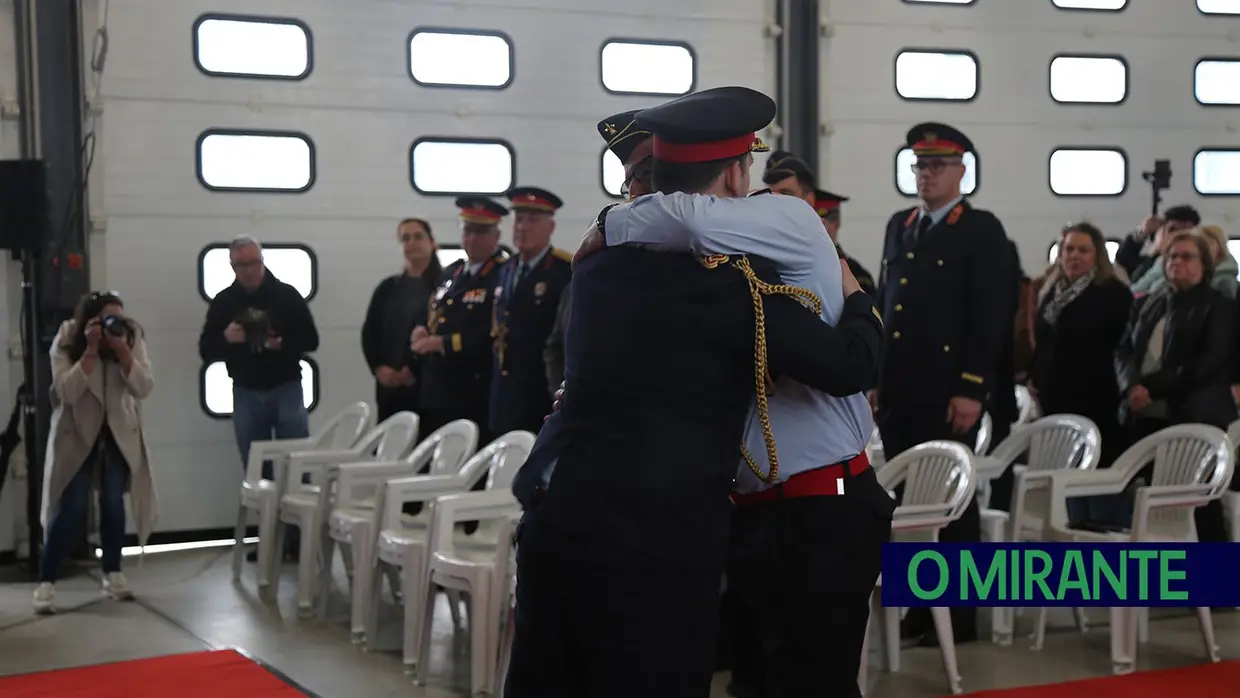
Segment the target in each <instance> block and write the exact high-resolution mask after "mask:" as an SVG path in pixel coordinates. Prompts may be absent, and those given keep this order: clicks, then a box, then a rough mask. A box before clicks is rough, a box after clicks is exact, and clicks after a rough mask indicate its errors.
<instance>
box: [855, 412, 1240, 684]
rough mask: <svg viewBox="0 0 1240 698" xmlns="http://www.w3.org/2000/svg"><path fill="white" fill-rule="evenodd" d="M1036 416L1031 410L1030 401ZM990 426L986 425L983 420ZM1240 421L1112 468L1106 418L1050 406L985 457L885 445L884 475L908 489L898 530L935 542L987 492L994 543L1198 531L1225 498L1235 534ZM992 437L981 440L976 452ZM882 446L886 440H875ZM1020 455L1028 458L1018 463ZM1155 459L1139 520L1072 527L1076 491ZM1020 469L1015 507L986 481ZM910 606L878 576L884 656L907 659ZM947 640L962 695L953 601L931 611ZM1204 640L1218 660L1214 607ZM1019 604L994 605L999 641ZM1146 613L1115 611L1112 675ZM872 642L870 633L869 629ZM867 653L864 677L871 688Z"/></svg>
mask: <svg viewBox="0 0 1240 698" xmlns="http://www.w3.org/2000/svg"><path fill="white" fill-rule="evenodd" d="M1022 412H1024V413H1025V414H1027V415H1028V418H1029V419H1033V417H1034V410H1033V409H1032V408H1031V409H1030V410H1029V411H1028V412H1025V411H1024V410H1022ZM983 431H988V429H987V428H986V426H984V427H983ZM1238 442H1240V422H1237V423H1236V424H1233V425H1232V426H1231V429H1229V431H1228V433H1226V434H1225V433H1223V431H1222V430H1220V429H1217V428H1215V427H1211V426H1207V425H1201V424H1190V425H1180V426H1175V427H1170V428H1168V429H1165V430H1163V431H1160V432H1158V433H1156V434H1154V435H1151V436H1149V437H1146V438H1145V439H1142V440H1141V441H1139V442H1138V443H1136V444H1134V445H1133V446H1132V447H1131V448H1129V449H1128V450H1127V451H1126V452H1125V453H1124V454H1123V455H1121V456H1120V457H1119V458H1118V459H1117V460H1116V462H1115V463H1114V464H1113V465H1112V466H1111V467H1110V468H1108V469H1104V470H1095V468H1096V466H1097V464H1098V460H1099V456H1100V447H1101V435H1100V433H1099V430H1098V427H1097V425H1095V424H1094V423H1093V422H1092V421H1090V420H1089V419H1087V418H1085V417H1081V416H1079V415H1053V416H1050V417H1044V418H1041V419H1036V421H1031V422H1028V423H1026V424H1017V425H1016V426H1015V427H1014V428H1013V431H1012V433H1011V435H1010V436H1009V437H1007V438H1006V439H1004V440H1003V442H1002V443H1000V444H999V445H998V446H997V447H996V448H995V449H994V451H993V452H992V453H991V454H990V455H989V456H982V457H978V456H976V455H975V454H974V452H973V451H971V450H970V449H968V448H967V447H965V446H962V445H960V444H957V443H953V442H930V443H927V444H923V445H921V446H918V447H916V448H914V449H911V450H910V451H907V452H905V453H902V454H900V456H898V457H896V458H894V459H893V460H892V461H891V462H890V463H886V464H883V463H882V458H881V452H880V453H878V454H876V458H875V460H876V461H877V463H878V465H876V467H877V474H878V477H879V480H880V481H881V482H882V483H883V484H884V486H886V487H887V488H888V489H894V487H895V486H896V485H898V484H901V483H902V484H904V496H903V499H902V501H901V505H900V507H898V508H897V510H896V513H895V520H894V523H893V531H894V534H895V535H894V538H895V539H896V540H921V541H937V540H938V535H939V531H941V530H942V529H943V528H944V527H945V526H946V525H948V524H949V523H951V522H953V521H955V520H957V519H958V518H959V517H960V516H961V515H962V514H963V513H964V510H965V508H966V507H967V506H968V504H969V502H970V501H971V500H972V499H973V497H974V496H975V495H980V496H981V499H982V501H981V505H982V507H983V509H982V520H983V537H984V538H985V539H987V540H992V541H1003V540H1008V541H1077V542H1092V541H1110V542H1124V541H1166V540H1176V541H1193V540H1196V538H1197V534H1196V527H1195V523H1194V519H1193V511H1194V510H1195V509H1196V508H1197V507H1199V506H1203V505H1205V504H1206V503H1208V502H1209V501H1211V500H1214V499H1219V498H1220V497H1223V498H1225V501H1226V500H1231V501H1230V502H1229V504H1230V505H1232V506H1229V507H1228V508H1230V509H1231V510H1232V515H1231V518H1232V524H1231V526H1232V537H1233V539H1234V538H1235V537H1236V536H1237V534H1240V530H1238V529H1240V526H1238V525H1237V523H1236V521H1235V519H1236V515H1237V511H1240V507H1237V506H1234V505H1235V504H1236V502H1235V499H1236V495H1235V494H1233V493H1230V492H1229V491H1228V486H1229V484H1230V481H1231V477H1232V473H1233V470H1234V459H1235V457H1234V450H1235V445H1236V444H1237V443H1238ZM985 449H986V444H985V443H984V442H983V439H981V438H979V443H978V444H977V452H979V453H984V452H985ZM875 450H876V451H877V449H875ZM1022 454H1027V455H1028V458H1027V462H1026V463H1024V464H1017V463H1016V461H1017V459H1018V458H1020V456H1021V455H1022ZM1151 463H1152V464H1153V469H1152V475H1151V479H1150V484H1149V485H1147V486H1144V487H1141V488H1140V489H1138V490H1137V493H1136V496H1135V511H1134V514H1133V523H1132V526H1131V528H1130V530H1127V531H1122V532H1114V533H1099V532H1095V531H1087V530H1081V529H1078V528H1074V527H1073V525H1072V521H1070V519H1069V515H1068V506H1067V502H1068V499H1070V498H1077V497H1093V496H1103V495H1117V494H1120V493H1122V492H1123V491H1124V490H1125V488H1126V487H1127V486H1128V483H1129V482H1130V481H1131V480H1132V479H1133V478H1134V477H1135V476H1136V475H1137V474H1138V473H1139V472H1140V471H1141V470H1142V469H1143V468H1144V467H1145V466H1147V465H1150V464H1151ZM1009 466H1011V467H1014V468H1015V472H1014V486H1013V491H1012V501H1011V502H1010V507H1009V511H1010V512H1011V513H1010V514H1009V513H1008V512H1004V511H999V510H994V509H990V508H989V507H988V506H987V505H988V504H989V502H988V501H987V500H988V498H989V488H988V486H987V485H988V484H989V481H990V480H993V479H995V478H997V477H999V476H1000V475H1002V474H1003V473H1004V471H1005V470H1006V469H1007V468H1008V467H1009ZM901 610H902V609H895V608H883V607H882V605H881V578H880V580H879V586H878V588H876V590H875V593H874V595H873V597H872V599H871V618H872V619H873V618H878V619H880V621H879V622H878V623H877V624H875V626H874V627H877V628H879V629H880V630H881V634H882V635H883V639H884V643H883V650H884V651H883V658H884V665H885V667H886V668H887V670H889V671H898V669H899V648H900V645H899V642H900V639H899V625H900V614H901ZM1074 611H1075V615H1076V620H1077V625H1078V627H1079V628H1080V629H1081V630H1082V631H1083V630H1084V629H1085V623H1084V612H1083V610H1082V609H1074ZM931 612H932V617H933V620H934V625H935V629H936V631H937V634H938V637H939V638H940V647H941V650H942V654H943V663H944V669H945V671H946V674H947V677H948V682H949V684H950V686H951V690H952V691H953V693H961V692H962V690H963V689H962V686H961V679H960V676H959V672H958V670H957V664H956V653H955V646H954V642H953V640H952V628H951V616H950V614H949V613H948V609H946V608H935V609H931ZM1197 615H1198V619H1199V622H1200V625H1201V631H1202V640H1203V643H1204V645H1205V648H1206V654H1207V656H1208V658H1209V659H1210V661H1218V649H1217V647H1216V646H1215V643H1214V630H1213V623H1212V620H1211V617H1210V610H1209V609H1208V608H1201V609H1197ZM1014 616H1015V613H1014V610H1013V609H1003V608H996V609H993V613H992V621H993V630H992V635H993V639H994V641H995V642H996V643H999V644H1011V642H1012V628H1013V624H1014ZM1148 618H1149V616H1148V611H1147V610H1146V609H1134V608H1116V609H1112V610H1111V661H1112V671H1113V672H1114V673H1127V672H1130V671H1132V670H1133V666H1134V663H1135V660H1136V651H1137V643H1138V638H1139V639H1140V641H1142V642H1145V641H1148V632H1149V629H1148ZM1046 623H1047V613H1046V609H1041V610H1040V612H1039V614H1038V618H1037V623H1036V626H1035V631H1034V644H1033V646H1034V649H1041V648H1042V644H1043V640H1044V638H1045V630H1046ZM867 652H868V637H867ZM866 668H867V667H866V663H865V662H864V661H863V663H862V666H861V675H860V676H859V682H860V685H861V688H862V692H863V693H864V692H865V689H866V686H867V682H866V674H867V672H866Z"/></svg>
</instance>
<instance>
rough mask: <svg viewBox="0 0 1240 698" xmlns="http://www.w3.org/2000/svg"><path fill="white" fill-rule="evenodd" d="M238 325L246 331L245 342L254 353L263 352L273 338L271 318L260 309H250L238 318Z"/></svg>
mask: <svg viewBox="0 0 1240 698" xmlns="http://www.w3.org/2000/svg"><path fill="white" fill-rule="evenodd" d="M237 324H238V325H241V328H242V329H244V330H245V342H246V344H249V345H250V349H252V350H254V351H262V349H263V347H264V346H266V345H267V338H268V337H270V336H271V316H269V315H267V313H266V312H264V311H262V310H259V309H258V308H249V309H247V310H246V311H245V312H243V313H241V315H240V316H239V317H238V318H237Z"/></svg>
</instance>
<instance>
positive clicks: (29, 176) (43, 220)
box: [0, 160, 51, 256]
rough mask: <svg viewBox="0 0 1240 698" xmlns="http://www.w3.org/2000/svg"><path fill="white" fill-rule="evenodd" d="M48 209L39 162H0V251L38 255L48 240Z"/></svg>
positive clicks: (44, 174)
mask: <svg viewBox="0 0 1240 698" xmlns="http://www.w3.org/2000/svg"><path fill="white" fill-rule="evenodd" d="M49 209H50V204H49V202H48V198H47V166H46V165H44V164H43V161H42V160H0V249H4V250H9V251H10V252H13V253H15V256H16V254H17V253H20V252H22V251H23V250H29V251H31V252H37V251H38V250H39V249H40V248H41V247H42V245H43V243H44V242H45V241H46V240H47V235H48V227H49V226H50V225H51V218H50V211H49Z"/></svg>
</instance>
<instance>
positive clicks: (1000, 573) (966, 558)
mask: <svg viewBox="0 0 1240 698" xmlns="http://www.w3.org/2000/svg"><path fill="white" fill-rule="evenodd" d="M960 567H961V573H960V600H961V601H964V600H966V599H968V598H969V589H973V590H974V591H975V592H976V596H974V598H975V599H976V600H978V601H985V600H987V599H989V598H990V587H991V586H992V585H993V584H994V583H995V579H996V578H997V579H998V580H999V599H1000V600H1006V598H1005V597H1006V596H1007V594H1006V593H1005V592H1006V591H1007V590H1006V588H1005V587H1006V585H1005V584H1004V580H1005V578H1006V577H1007V551H1006V550H999V551H997V552H996V553H995V555H994V557H992V558H990V566H989V567H987V568H986V580H985V581H982V578H981V574H980V573H979V571H978V569H977V562H975V561H974V560H973V553H972V552H970V551H968V550H962V551H961V552H960Z"/></svg>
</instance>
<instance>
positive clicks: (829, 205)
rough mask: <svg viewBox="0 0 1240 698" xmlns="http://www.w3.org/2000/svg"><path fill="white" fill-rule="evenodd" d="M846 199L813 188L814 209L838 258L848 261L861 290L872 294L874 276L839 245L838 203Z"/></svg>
mask: <svg viewBox="0 0 1240 698" xmlns="http://www.w3.org/2000/svg"><path fill="white" fill-rule="evenodd" d="M845 201H848V197H847V196H840V195H839V194H832V193H831V192H829V191H826V190H824V189H815V190H814V201H813V206H814V210H815V211H817V212H818V217H819V218H821V219H822V225H823V227H825V228H826V229H827V235H830V236H831V241H832V242H834V243H835V248H836V249H837V250H839V252H840V259H843V260H844V261H846V262H848V268H849V269H852V273H853V276H856V277H857V283H858V284H861V290H862V291H865V292H866V293H868V294H870V295H871V296H873V295H874V294H875V292H876V291H877V289H876V288H875V286H874V277H873V276H872V275H871V274H870V272H869V270H867V269H866V268H865V267H863V266H861V262H858V261H857V260H856V259H854V258H853V256H852V255H850V254H847V253H845V252H844V248H843V247H841V246H840V204H842V203H844V202H845Z"/></svg>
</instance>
